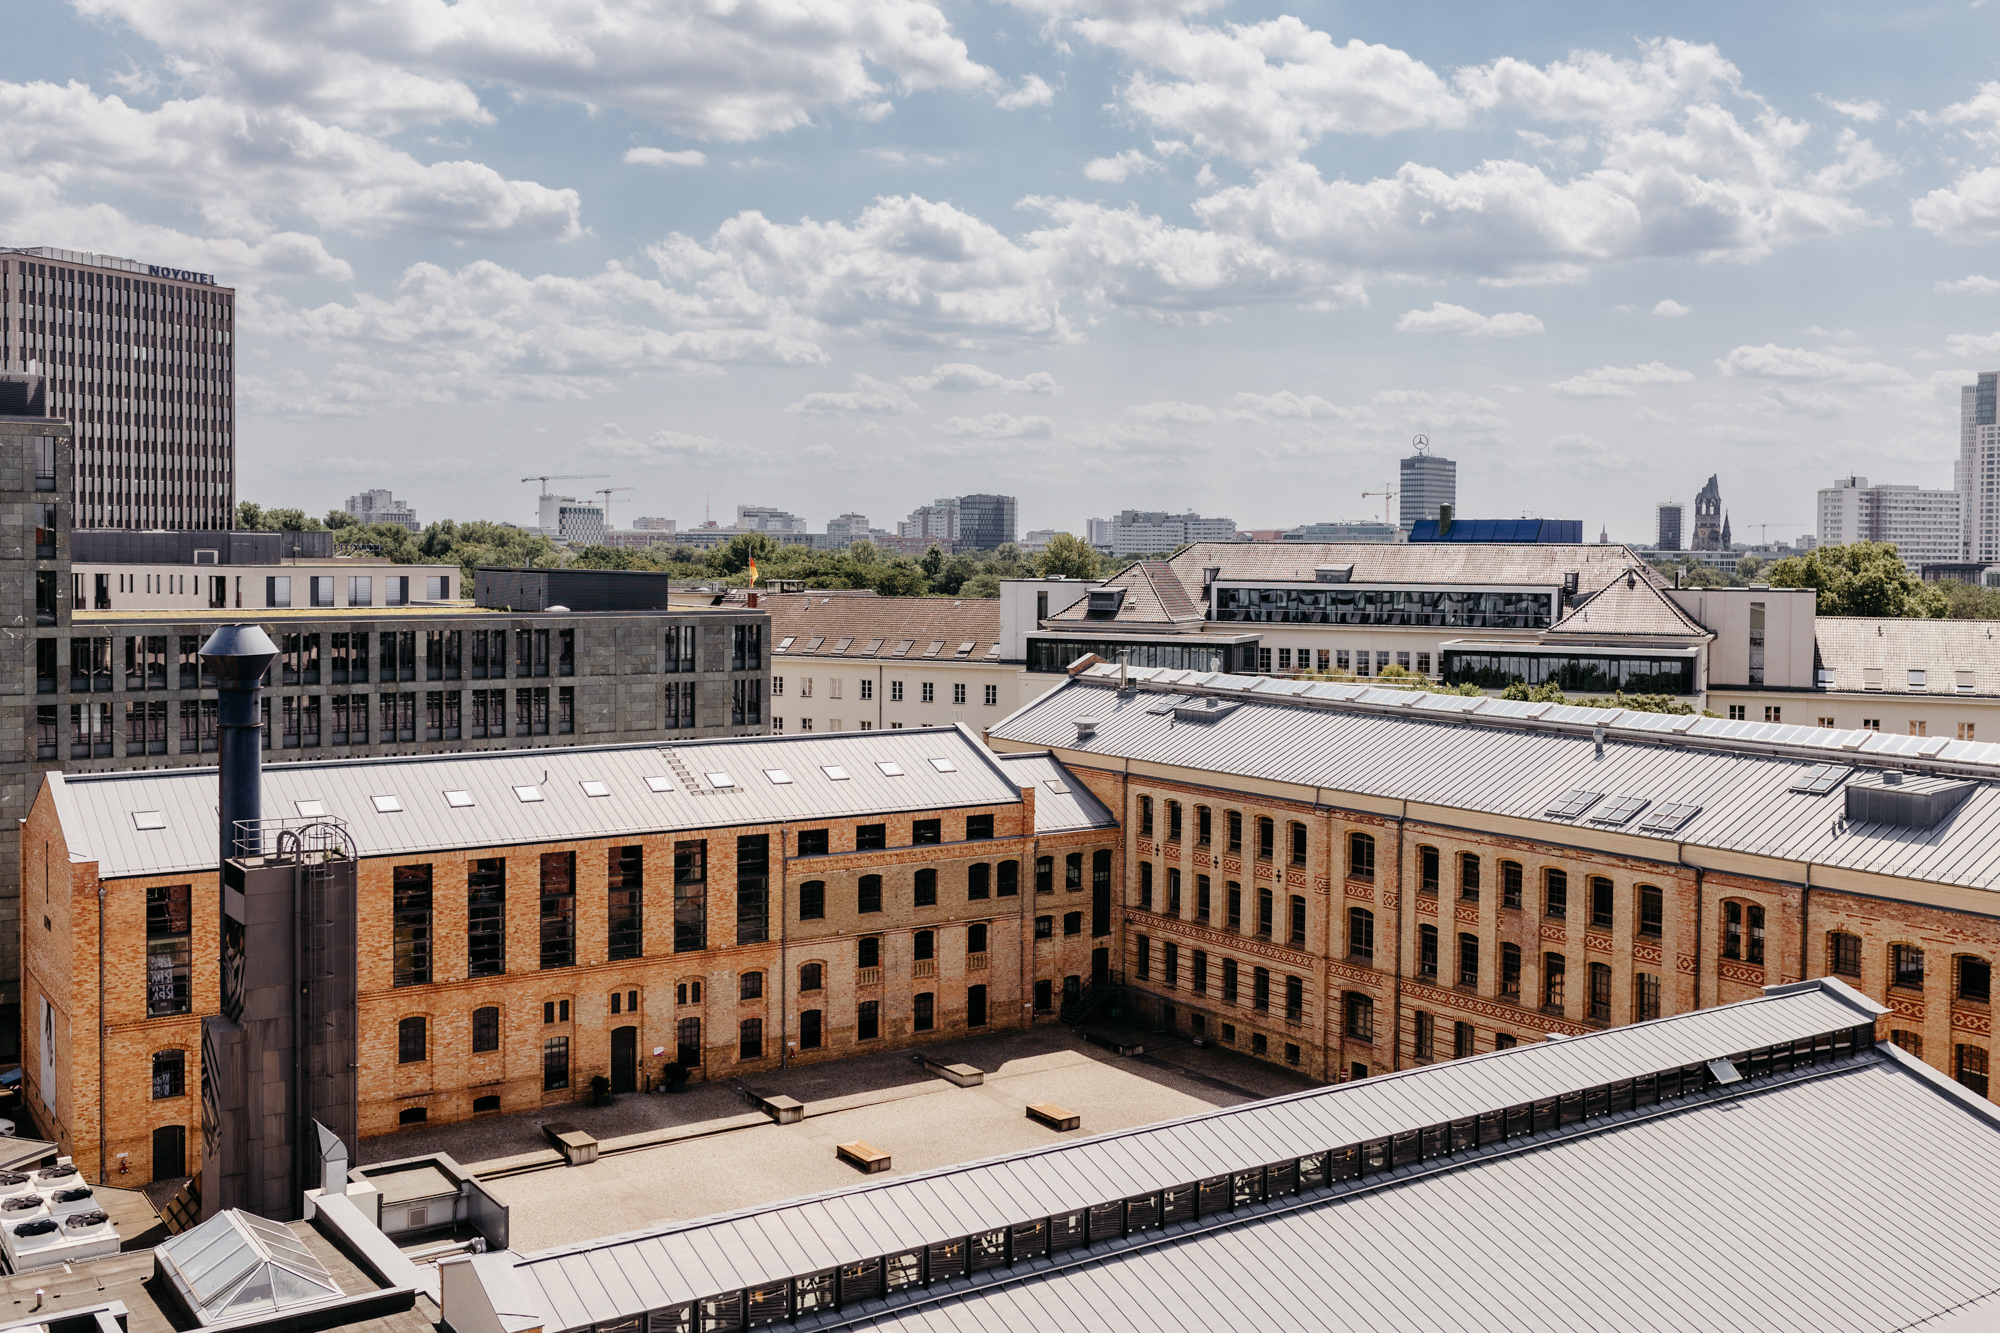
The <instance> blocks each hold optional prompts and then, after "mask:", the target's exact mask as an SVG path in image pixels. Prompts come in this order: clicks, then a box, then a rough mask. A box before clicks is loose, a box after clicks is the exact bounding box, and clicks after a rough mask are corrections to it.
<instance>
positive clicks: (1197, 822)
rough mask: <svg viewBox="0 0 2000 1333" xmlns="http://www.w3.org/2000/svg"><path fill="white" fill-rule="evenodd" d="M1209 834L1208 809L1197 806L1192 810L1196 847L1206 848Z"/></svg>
mask: <svg viewBox="0 0 2000 1333" xmlns="http://www.w3.org/2000/svg"><path fill="white" fill-rule="evenodd" d="M1209 832H1210V819H1209V809H1208V807H1207V806H1205V805H1198V806H1196V807H1195V808H1194V841H1195V845H1196V846H1197V847H1206V846H1208V840H1209Z"/></svg>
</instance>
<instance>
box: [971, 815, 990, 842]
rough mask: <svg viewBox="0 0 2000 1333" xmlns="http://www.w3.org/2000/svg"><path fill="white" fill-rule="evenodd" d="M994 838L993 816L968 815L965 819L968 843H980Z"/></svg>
mask: <svg viewBox="0 0 2000 1333" xmlns="http://www.w3.org/2000/svg"><path fill="white" fill-rule="evenodd" d="M992 836H993V816H992V815H967V816H966V817H965V840H966V841H967V842H978V841H981V840H984V839H987V838H991V837H992Z"/></svg>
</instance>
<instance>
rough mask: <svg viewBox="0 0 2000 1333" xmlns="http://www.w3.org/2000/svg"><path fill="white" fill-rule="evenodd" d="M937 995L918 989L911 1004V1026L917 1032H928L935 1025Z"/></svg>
mask: <svg viewBox="0 0 2000 1333" xmlns="http://www.w3.org/2000/svg"><path fill="white" fill-rule="evenodd" d="M936 1005H937V997H936V996H935V995H934V994H932V993H931V992H930V991H919V992H917V994H916V997H915V999H914V1000H913V1002H912V1004H911V1014H912V1020H913V1021H912V1023H911V1026H912V1027H913V1028H914V1029H915V1030H916V1031H918V1032H929V1031H931V1030H932V1029H933V1028H935V1027H936V1026H937V1010H936Z"/></svg>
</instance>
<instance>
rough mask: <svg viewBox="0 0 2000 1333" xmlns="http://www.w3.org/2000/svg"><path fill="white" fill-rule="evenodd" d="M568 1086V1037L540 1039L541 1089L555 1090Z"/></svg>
mask: <svg viewBox="0 0 2000 1333" xmlns="http://www.w3.org/2000/svg"><path fill="white" fill-rule="evenodd" d="M568 1086H569V1038H568V1037H544V1038H543V1039H542V1091H543V1092H557V1091H560V1090H561V1089H563V1088H567V1087H568Z"/></svg>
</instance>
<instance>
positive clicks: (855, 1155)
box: [834, 1139, 889, 1176]
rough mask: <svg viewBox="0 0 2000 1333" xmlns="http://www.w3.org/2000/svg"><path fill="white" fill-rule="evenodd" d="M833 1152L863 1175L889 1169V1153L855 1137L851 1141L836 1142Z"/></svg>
mask: <svg viewBox="0 0 2000 1333" xmlns="http://www.w3.org/2000/svg"><path fill="white" fill-rule="evenodd" d="M834 1154H835V1155H836V1156H838V1157H839V1158H840V1160H841V1161H843V1162H846V1163H847V1164H848V1165H849V1166H852V1167H853V1168H854V1169H855V1170H857V1171H859V1172H861V1173H862V1174H863V1175H871V1176H872V1175H874V1174H875V1173H876V1172H877V1171H887V1170H888V1169H889V1154H888V1153H885V1152H883V1151H882V1150H881V1149H880V1148H876V1147H871V1146H870V1145H868V1144H866V1143H863V1142H862V1141H861V1140H860V1139H856V1140H855V1141H854V1142H852V1143H842V1144H837V1145H835V1147H834Z"/></svg>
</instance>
